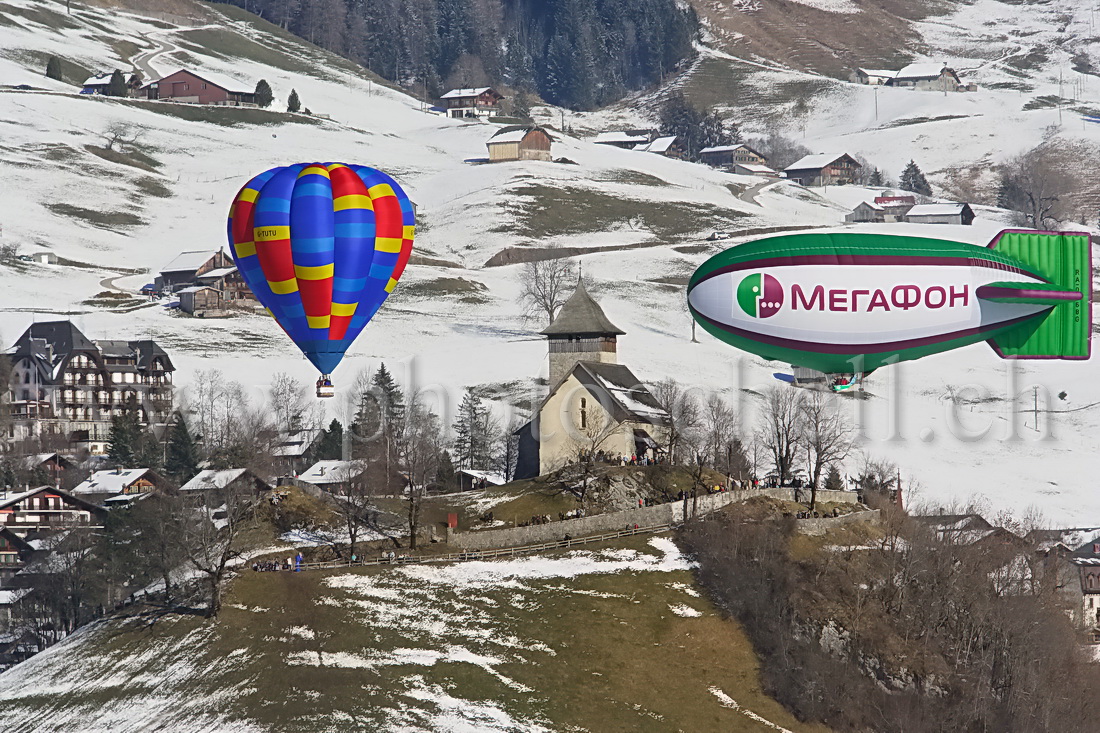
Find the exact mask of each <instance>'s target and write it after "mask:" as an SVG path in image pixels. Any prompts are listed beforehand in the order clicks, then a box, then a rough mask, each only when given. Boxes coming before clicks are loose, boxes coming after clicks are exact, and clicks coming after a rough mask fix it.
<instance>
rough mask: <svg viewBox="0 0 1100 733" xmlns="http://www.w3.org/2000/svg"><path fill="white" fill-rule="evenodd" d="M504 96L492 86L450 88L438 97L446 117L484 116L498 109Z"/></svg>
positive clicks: (495, 112)
mask: <svg viewBox="0 0 1100 733" xmlns="http://www.w3.org/2000/svg"><path fill="white" fill-rule="evenodd" d="M502 99H504V96H503V95H502V94H500V93H499V92H497V91H496V90H495V89H493V88H492V87H477V88H475V89H452V90H451V91H449V92H447V93H446V94H444V95H443V96H442V97H440V98H439V101H440V102H441V105H440V106H441V107H442V108H443V109H444V110H446V113H447V116H448V117H485V116H488V115H494V114H497V113H498V112H499V111H500V100H502Z"/></svg>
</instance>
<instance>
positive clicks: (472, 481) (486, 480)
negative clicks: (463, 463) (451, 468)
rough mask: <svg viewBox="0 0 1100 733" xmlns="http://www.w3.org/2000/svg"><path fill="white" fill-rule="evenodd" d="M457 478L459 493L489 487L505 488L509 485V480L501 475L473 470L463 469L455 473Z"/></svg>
mask: <svg viewBox="0 0 1100 733" xmlns="http://www.w3.org/2000/svg"><path fill="white" fill-rule="evenodd" d="M455 478H456V479H458V490H459V491H471V490H473V489H484V488H485V487H487V486H503V485H504V484H506V483H508V480H507V479H506V478H505V477H504V476H501V475H500V474H499V473H493V472H492V471H475V470H474V469H472V468H461V469H459V470H457V471H455Z"/></svg>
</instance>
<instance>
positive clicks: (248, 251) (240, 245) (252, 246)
mask: <svg viewBox="0 0 1100 733" xmlns="http://www.w3.org/2000/svg"><path fill="white" fill-rule="evenodd" d="M233 251H234V252H236V253H237V259H239V260H243V259H244V258H245V257H251V256H252V255H254V254H256V243H255V242H237V243H236V244H234V245H233Z"/></svg>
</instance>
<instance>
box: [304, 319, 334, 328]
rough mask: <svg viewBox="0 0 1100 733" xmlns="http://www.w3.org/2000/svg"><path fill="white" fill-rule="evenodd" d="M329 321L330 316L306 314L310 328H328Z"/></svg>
mask: <svg viewBox="0 0 1100 733" xmlns="http://www.w3.org/2000/svg"><path fill="white" fill-rule="evenodd" d="M329 321H330V318H329V316H306V323H308V324H309V327H310V328H328V326H329Z"/></svg>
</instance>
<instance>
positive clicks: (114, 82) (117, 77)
mask: <svg viewBox="0 0 1100 733" xmlns="http://www.w3.org/2000/svg"><path fill="white" fill-rule="evenodd" d="M107 96H108V97H125V96H126V77H124V76H123V75H122V72H121V71H119V70H118V69H115V72H114V73H113V74H111V81H109V82H108V83H107Z"/></svg>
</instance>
